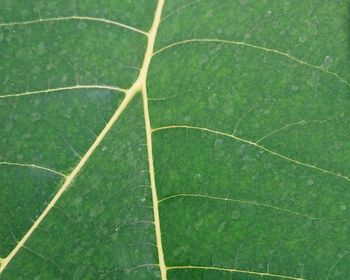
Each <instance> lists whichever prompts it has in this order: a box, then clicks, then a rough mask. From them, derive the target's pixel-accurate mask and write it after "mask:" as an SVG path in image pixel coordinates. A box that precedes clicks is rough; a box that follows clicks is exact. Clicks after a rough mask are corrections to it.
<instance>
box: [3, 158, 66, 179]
mask: <svg viewBox="0 0 350 280" xmlns="http://www.w3.org/2000/svg"><path fill="white" fill-rule="evenodd" d="M0 165H9V166H19V167H29V168H37V169H41V170H45V171H48V172H51V173H54V174H56V175H59V176H62V177H67V175H65V174H63V173H61V172H59V171H56V170H53V169H50V168H47V167H44V166H40V165H36V164H31V163H18V162H6V161H0Z"/></svg>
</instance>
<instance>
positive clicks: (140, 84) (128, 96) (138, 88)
mask: <svg viewBox="0 0 350 280" xmlns="http://www.w3.org/2000/svg"><path fill="white" fill-rule="evenodd" d="M163 5H164V0H158V4H157V8H156V11H155V16H154V20H153V23H152V27H151V29H150V31H149V32H148V33H144V32H143V31H139V32H140V33H144V34H145V35H147V37H148V42H147V48H146V52H145V56H144V60H143V63H142V67H141V69H140V72H139V75H138V77H137V79H136V80H135V82H134V83H133V85H132V86H131V87H130V88H129V89H128V90H122V89H119V88H118V89H117V90H120V91H124V92H125V97H124V99H123V101H122V102H121V103H120V105H119V107H118V108H117V110H116V111H115V113H114V114H113V116H112V118H111V119H110V120H109V121H108V122H107V124H106V126H105V127H104V128H103V130H102V131H101V132H100V134H99V135H98V136H97V137H96V140H95V141H94V143H93V144H92V145H91V146H90V148H89V149H88V150H87V152H86V153H85V154H84V155H83V157H82V158H81V159H80V161H79V162H78V164H77V165H76V166H75V167H74V168H73V171H72V172H71V173H70V174H69V175H68V176H66V177H65V181H64V183H63V185H62V186H61V187H60V189H59V190H58V192H57V193H56V194H55V196H54V197H53V199H52V200H51V201H50V202H49V204H48V205H47V207H46V208H45V210H44V211H43V212H42V213H41V214H40V216H39V217H38V218H37V219H36V220H35V221H34V223H33V225H32V226H31V227H30V229H29V230H28V231H27V232H26V233H25V235H24V236H23V237H22V239H21V240H19V241H18V243H17V245H16V246H15V248H14V249H13V250H12V251H11V252H10V254H9V255H8V256H7V257H6V258H4V259H1V262H0V264H1V266H0V273H1V272H2V271H4V269H5V268H6V267H7V265H8V264H9V262H10V261H11V260H12V259H13V257H14V256H15V255H16V254H17V253H18V251H19V250H20V249H21V248H23V247H24V246H25V243H26V241H27V240H28V239H29V238H30V237H31V235H32V234H33V232H34V231H35V230H36V229H37V228H38V227H39V225H40V223H41V222H42V221H43V220H44V219H45V217H46V216H47V214H48V213H49V212H50V210H51V209H52V208H54V207H55V206H56V203H57V202H58V200H59V199H60V198H61V196H62V195H63V193H64V192H65V191H66V189H67V188H68V187H69V186H70V185H71V183H72V182H73V180H74V179H75V178H76V176H77V175H78V173H79V172H80V171H81V170H82V168H83V167H84V165H85V164H86V163H87V161H88V160H89V159H90V157H91V155H92V154H93V153H94V151H95V150H96V148H97V147H98V146H99V145H100V143H101V142H102V140H103V139H104V138H105V136H106V135H107V133H108V132H109V131H110V130H111V128H112V126H113V125H114V124H115V122H116V121H117V120H118V119H119V117H120V115H121V114H122V113H123V112H124V110H125V109H126V107H127V106H128V104H129V103H130V102H131V100H132V99H133V98H134V96H135V95H136V94H137V93H138V92H141V93H142V96H143V101H144V114H145V125H146V138H147V150H148V160H149V173H150V180H151V191H152V200H153V214H154V226H155V233H156V241H157V250H158V258H159V268H160V272H161V277H162V280H166V266H165V262H164V255H163V247H162V240H161V232H160V222H159V212H158V199H157V191H156V186H155V179H154V169H153V155H152V138H151V126H150V119H149V112H148V100H147V92H146V79H147V73H148V68H149V65H150V62H151V58H152V56H153V48H154V43H155V38H156V35H157V30H158V26H159V23H160V18H161V13H162V9H163ZM68 19H87V18H86V17H79V18H77V17H69V18H52V19H47V20H46V21H50V20H52V21H53V20H68ZM89 19H91V18H89ZM92 20H96V19H92ZM42 21H43V20H39V21H34V22H26V23H27V24H29V23H35V22H42ZM98 21H106V20H101V19H98ZM106 22H107V23H112V22H109V21H106ZM113 23H114V24H117V25H119V26H123V27H125V28H128V29H132V30H133V29H134V28H132V27H129V26H124V25H123V24H120V23H115V22H113ZM17 24H23V22H22V23H8V24H2V25H0V27H1V26H6V25H17ZM134 31H137V30H134ZM79 87H80V86H79ZM85 87H86V86H85ZM74 88H75V87H74ZM65 89H67V88H59V89H53V90H51V91H60V90H65ZM68 89H69V88H68ZM110 89H111V88H110ZM113 89H116V88H113ZM46 91H47V90H46ZM44 92H45V91H44ZM36 93H38V92H36ZM29 94H35V93H26V95H29Z"/></svg>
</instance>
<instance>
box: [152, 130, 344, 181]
mask: <svg viewBox="0 0 350 280" xmlns="http://www.w3.org/2000/svg"><path fill="white" fill-rule="evenodd" d="M167 129H194V130H201V131H205V132H209V133H214V134H217V135H222V136H225V137H229V138H231V139H234V140H236V141H239V142H243V143H246V144H249V145H251V146H254V147H256V148H258V149H261V150H263V151H265V152H268V153H269V154H272V155H274V156H276V157H279V158H282V159H285V160H287V161H289V162H292V163H295V164H299V165H302V166H305V167H308V168H312V169H315V170H318V171H320V172H323V173H327V174H330V175H333V176H336V177H339V178H342V179H345V180H347V181H350V178H349V177H348V176H345V175H342V174H340V173H339V172H334V171H330V170H327V169H324V168H321V167H318V166H315V165H312V164H309V163H305V162H302V161H298V160H296V159H293V158H289V157H287V156H285V155H282V154H280V153H278V152H275V151H272V150H270V149H268V148H265V147H264V146H262V145H259V144H257V143H256V142H252V141H250V140H246V139H243V138H240V137H237V136H235V135H232V134H229V133H225V132H221V131H217V130H213V129H210V128H206V127H199V126H191V125H169V126H163V127H158V128H154V129H153V132H157V131H161V130H167Z"/></svg>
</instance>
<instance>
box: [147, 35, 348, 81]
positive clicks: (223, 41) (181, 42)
mask: <svg viewBox="0 0 350 280" xmlns="http://www.w3.org/2000/svg"><path fill="white" fill-rule="evenodd" d="M192 43H221V44H230V45H236V46H242V47H248V48H252V49H257V50H260V51H265V52H269V53H274V54H277V55H280V56H283V57H286V58H288V59H291V60H294V61H296V62H298V63H300V64H302V65H306V66H308V67H312V68H314V69H317V70H319V71H322V72H325V73H327V74H329V75H332V76H334V77H336V78H337V79H338V80H340V81H341V82H343V83H345V84H346V85H347V86H348V87H350V83H349V82H348V81H347V80H345V79H344V78H342V77H341V76H340V75H339V74H337V73H336V72H332V71H330V70H328V69H326V68H324V67H322V66H319V65H314V64H311V63H308V62H306V61H304V60H301V59H300V58H297V57H295V56H293V55H290V54H288V53H286V52H282V51H279V50H275V49H270V48H265V47H262V46H257V45H253V44H249V43H245V42H241V41H230V40H221V39H189V40H184V41H180V42H176V43H173V44H170V45H168V46H165V47H163V48H161V49H159V50H157V51H156V52H155V53H154V55H157V54H160V53H162V52H164V51H165V50H168V49H170V48H173V47H175V46H178V45H184V44H192Z"/></svg>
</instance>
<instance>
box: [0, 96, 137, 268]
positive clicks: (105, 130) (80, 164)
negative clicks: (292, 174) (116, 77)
mask: <svg viewBox="0 0 350 280" xmlns="http://www.w3.org/2000/svg"><path fill="white" fill-rule="evenodd" d="M132 97H133V94H131V93H130V92H127V94H126V96H125V98H124V99H123V101H122V103H121V104H120V105H119V107H118V109H117V110H116V112H115V113H114V115H113V116H112V118H111V119H110V120H109V122H108V123H107V124H106V126H105V127H104V128H103V130H102V131H101V133H100V134H99V135H98V136H97V138H96V140H95V142H94V143H93V144H92V145H91V147H90V148H89V149H88V150H87V152H86V153H85V155H84V156H83V157H82V158H81V160H80V161H79V162H78V164H77V165H76V166H75V167H74V169H73V171H72V172H71V173H70V174H69V175H68V176H66V179H65V181H64V183H63V185H62V186H61V187H60V189H59V190H58V192H57V193H56V194H55V196H54V197H53V199H52V200H51V201H50V202H49V204H48V205H47V206H46V208H45V210H44V211H43V212H42V213H41V214H40V216H39V217H38V218H37V219H36V220H35V222H34V223H33V225H32V226H31V227H30V229H29V230H28V231H27V232H26V234H25V235H24V236H23V237H22V239H21V240H20V241H19V242H18V243H17V245H16V247H15V248H14V249H13V250H12V251H11V252H10V254H9V255H8V256H7V257H6V258H5V259H4V260H3V262H2V264H1V267H0V273H1V272H2V271H3V270H4V269H5V268H6V266H7V265H8V263H9V262H10V261H11V260H12V258H13V257H14V256H15V255H16V254H17V253H18V251H19V250H20V249H21V248H22V247H23V246H24V244H25V242H26V241H27V240H28V239H29V237H30V236H31V235H32V233H33V232H34V231H35V229H36V228H37V227H38V226H39V224H40V223H41V222H42V221H43V219H44V218H45V217H46V215H47V214H48V213H49V212H50V210H51V209H52V208H53V207H54V206H55V204H56V203H57V201H58V200H59V199H60V198H61V196H62V194H63V193H64V191H65V190H66V189H67V188H68V187H69V186H70V185H71V183H72V182H73V180H74V179H75V177H76V176H77V174H78V173H79V171H80V170H81V169H82V167H83V166H84V165H85V163H86V162H87V161H88V160H89V158H90V156H91V155H92V153H93V152H94V151H95V149H96V148H97V146H98V145H99V144H100V143H101V141H102V140H103V139H104V137H105V136H106V134H107V133H108V132H109V130H110V129H111V128H112V126H113V124H114V123H115V122H116V121H117V120H118V118H119V116H120V115H121V113H122V112H123V111H124V109H125V108H126V106H127V104H128V103H129V102H130V100H131V99H132Z"/></svg>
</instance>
